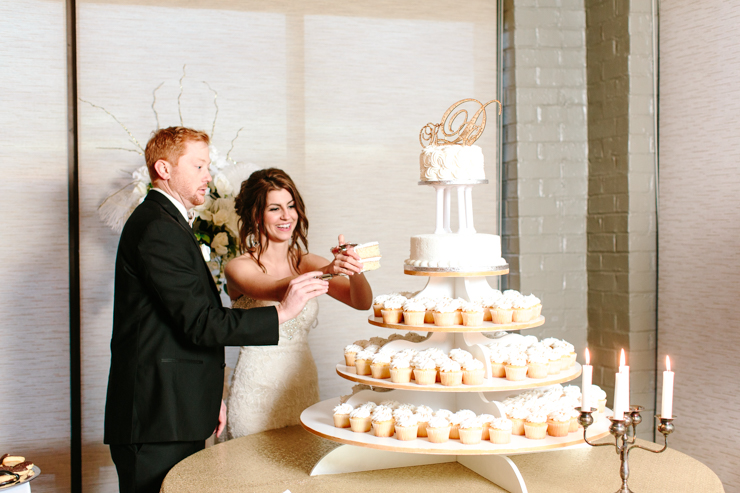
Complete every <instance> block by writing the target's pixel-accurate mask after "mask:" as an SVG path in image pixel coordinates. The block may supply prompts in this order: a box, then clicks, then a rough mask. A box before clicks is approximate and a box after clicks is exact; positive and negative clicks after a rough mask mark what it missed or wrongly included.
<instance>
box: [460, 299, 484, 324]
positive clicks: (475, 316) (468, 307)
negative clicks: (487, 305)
mask: <svg viewBox="0 0 740 493" xmlns="http://www.w3.org/2000/svg"><path fill="white" fill-rule="evenodd" d="M462 323H463V325H464V326H466V327H479V326H481V325H483V307H482V306H481V305H480V304H479V303H474V302H466V303H464V304H463V306H462Z"/></svg>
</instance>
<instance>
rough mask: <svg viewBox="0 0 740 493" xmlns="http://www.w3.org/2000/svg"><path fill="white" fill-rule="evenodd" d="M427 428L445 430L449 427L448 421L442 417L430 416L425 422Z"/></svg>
mask: <svg viewBox="0 0 740 493" xmlns="http://www.w3.org/2000/svg"><path fill="white" fill-rule="evenodd" d="M427 426H428V427H429V428H446V427H447V426H450V421H449V420H448V419H447V418H446V417H444V416H432V419H430V420H429V421H427Z"/></svg>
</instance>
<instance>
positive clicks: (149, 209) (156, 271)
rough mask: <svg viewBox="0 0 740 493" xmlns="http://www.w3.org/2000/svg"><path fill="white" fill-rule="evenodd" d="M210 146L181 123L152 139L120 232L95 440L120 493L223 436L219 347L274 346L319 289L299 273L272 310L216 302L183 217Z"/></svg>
mask: <svg viewBox="0 0 740 493" xmlns="http://www.w3.org/2000/svg"><path fill="white" fill-rule="evenodd" d="M208 144H209V138H208V135H207V134H205V133H203V132H198V131H195V130H191V129H187V128H183V127H170V128H166V129H161V130H158V131H157V132H155V133H154V135H153V136H152V138H151V139H150V140H149V142H148V143H147V146H146V151H145V157H146V163H147V168H148V169H149V174H150V176H151V178H152V186H153V189H152V190H151V191H150V192H149V194H148V195H147V197H146V199H145V200H144V201H143V202H142V203H141V205H139V206H138V207H137V208H136V210H135V211H134V212H133V214H132V215H131V217H130V218H129V219H128V221H127V222H126V225H125V227H124V228H123V232H122V233H121V239H120V243H119V246H118V254H117V257H116V271H115V292H114V304H113V335H112V339H111V368H110V375H109V379H108V395H107V401H106V406H105V438H104V441H105V443H107V444H110V448H111V456H112V458H113V462H114V463H115V464H116V470H117V472H118V480H119V487H120V491H121V492H131V493H133V492H136V493H142V492H152V493H156V492H158V491H159V488H160V485H161V483H162V480H163V479H164V477H165V475H166V474H167V472H168V471H169V469H170V468H171V467H172V466H174V465H175V464H176V463H177V462H179V461H180V460H182V459H184V458H185V457H187V456H189V455H191V454H193V453H194V452H197V451H198V450H201V449H203V447H204V442H205V439H206V438H208V437H209V436H210V435H211V434H213V432H214V429H216V428H218V430H217V431H218V433H219V434H220V432H221V430H222V429H223V424H224V418H225V407H224V405H223V401H222V400H221V392H222V387H223V375H224V367H225V364H224V346H260V345H275V344H277V343H278V325H279V324H280V323H282V322H285V321H287V320H290V319H291V318H294V317H295V316H296V315H297V314H298V313H299V312H300V311H301V310H302V309H303V306H304V305H305V303H306V302H307V301H308V300H309V299H310V298H313V297H316V296H319V295H321V294H324V293H326V292H327V289H328V287H327V286H328V283H327V282H326V281H322V280H320V279H317V278H316V276H317V275H320V273H318V272H314V273H308V274H304V275H302V276H299V277H297V278H295V279H294V280H293V282H291V286H290V288H289V289H288V291H287V293H286V295H285V298H284V299H283V300H282V302H281V303H280V304H279V305H278V306H277V307H264V308H254V309H251V310H231V309H227V308H223V307H222V305H221V300H220V297H219V294H218V291H217V289H216V285H215V283H214V281H213V277H212V276H211V273H210V271H209V269H208V267H207V265H206V262H205V259H204V258H203V254H202V252H201V249H200V247H199V245H198V242H197V241H196V239H195V236H194V235H193V232H192V230H191V228H190V224H189V222H188V210H189V209H191V208H193V207H194V206H197V205H200V204H203V203H204V201H205V195H206V193H208V190H207V187H208V183H209V182H210V181H211V175H210V173H209V171H208V167H209V164H210V158H209V153H208ZM219 408H220V411H219Z"/></svg>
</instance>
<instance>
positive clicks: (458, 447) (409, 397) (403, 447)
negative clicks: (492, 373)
mask: <svg viewBox="0 0 740 493" xmlns="http://www.w3.org/2000/svg"><path fill="white" fill-rule="evenodd" d="M515 393H517V392H512V393H511V394H515ZM495 396H496V399H497V400H501V399H504V398H506V397H507V395H506V393H502V392H496V393H495ZM489 397H493V394H488V395H487V393H485V392H467V393H461V392H457V393H444V392H433V393H426V392H416V391H410V390H391V391H387V392H375V391H371V390H363V391H361V392H358V393H356V394H355V395H353V396H352V397H350V399H349V400H348V402H349V403H350V404H352V405H353V406H357V405H359V404H361V403H363V402H367V401H370V400H372V401H374V402H380V401H384V400H396V401H399V402H404V403H411V404H414V405H421V404H425V405H428V406H430V407H432V408H433V409H450V410H457V409H470V410H472V411H474V412H475V413H476V414H484V413H487V414H492V415H494V416H501V415H502V410H501V408H500V406H499V404H498V402H495V401H492V400H489ZM337 403H338V400H337V399H329V400H326V401H323V402H319V403H318V404H315V405H313V406H311V407H309V408H308V409H306V410H305V411H304V412H303V413H302V414H301V424H302V425H303V427H304V428H305V429H306V430H308V431H309V432H311V433H313V434H315V435H317V436H320V437H323V438H326V439H328V440H332V441H334V442H338V443H342V444H344V446H341V447H338V448H336V449H334V450H332V451H331V452H329V453H328V454H327V455H325V456H324V457H323V458H322V459H320V460H319V461H318V462H317V464H316V465H315V466H314V468H313V470H312V472H311V475H312V476H316V475H323V474H339V473H346V472H359V471H372V470H378V469H389V468H397V467H408V466H416V465H424V464H438V463H443V462H455V461H457V462H459V463H460V464H462V465H463V466H465V467H467V468H468V469H470V470H472V471H474V472H476V473H477V474H480V475H481V476H483V477H485V478H486V479H488V480H489V481H491V482H493V483H495V484H497V485H499V486H501V487H503V488H505V489H506V490H508V491H510V492H512V493H520V492H521V493H525V492H526V491H527V488H526V485H525V483H524V480H523V479H522V476H521V474H520V473H519V470H518V469H517V468H516V466H515V465H514V463H513V462H512V461H511V460H510V459H509V458H508V457H506V456H507V455H515V454H522V453H532V452H546V451H553V450H562V449H564V448H566V447H567V448H574V447H580V446H585V443H584V441H583V432H582V430H579V431H578V432H574V433H569V434H568V436H567V437H559V438H556V437H550V436H548V437H546V438H545V439H543V440H530V439H527V438H525V437H523V436H512V437H511V442H510V443H508V444H505V445H496V444H492V443H490V442H489V441H482V442H481V443H480V444H477V445H465V444H463V443H461V442H460V441H459V440H449V441H447V442H445V443H441V444H435V443H431V442H429V440H428V439H426V438H417V439H416V440H413V441H408V442H405V441H400V440H398V439H396V438H394V437H389V438H378V437H376V436H374V435H373V434H372V431H371V432H369V433H354V432H352V431H351V430H350V429H349V428H336V427H334V423H333V417H332V415H333V408H334V406H336V405H337ZM609 424H610V423H609V420H608V419H607V418H606V416H603V415H602V416H599V417H598V419H597V420H596V421H595V423H594V424H593V425H592V426H590V427H589V428H588V436H589V439H590V440H596V439H598V438H601V437H604V436H606V435H608V434H609Z"/></svg>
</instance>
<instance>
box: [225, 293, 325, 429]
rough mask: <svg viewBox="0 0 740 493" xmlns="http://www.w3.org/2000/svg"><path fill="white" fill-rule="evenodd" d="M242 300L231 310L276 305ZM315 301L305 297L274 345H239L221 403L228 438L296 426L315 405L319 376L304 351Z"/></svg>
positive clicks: (316, 309) (314, 314)
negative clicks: (224, 400) (226, 396)
mask: <svg viewBox="0 0 740 493" xmlns="http://www.w3.org/2000/svg"><path fill="white" fill-rule="evenodd" d="M276 304H277V303H276V302H272V301H259V300H254V299H251V298H248V297H246V296H242V297H241V298H239V299H237V300H236V301H234V302H233V304H232V306H233V308H242V309H249V308H254V307H258V306H271V305H276ZM318 314H319V303H318V301H316V299H311V300H309V301H308V303H306V306H305V307H304V308H303V311H302V312H301V313H300V314H298V316H297V317H296V318H294V319H291V320H288V321H287V322H285V323H283V324H281V325H280V339H279V341H278V345H277V346H243V347H242V348H241V351H240V352H239V359H238V360H237V363H236V368H235V369H234V376H233V379H232V381H231V390H230V395H229V399H228V403H227V416H228V417H227V428H228V436H229V438H238V437H241V436H244V435H250V434H252V433H258V432H260V431H265V430H272V429H275V428H282V427H284V426H290V425H296V424H299V422H300V421H299V419H300V415H301V412H303V410H304V409H306V408H307V407H309V406H312V405H313V404H316V403H317V402H318V401H319V377H318V372H317V371H316V363H315V362H314V360H313V356H311V350H310V349H309V347H308V333H309V331H310V330H311V329H312V328H313V327H314V326H315V325H316V323H317V322H316V318H317V317H318Z"/></svg>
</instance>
